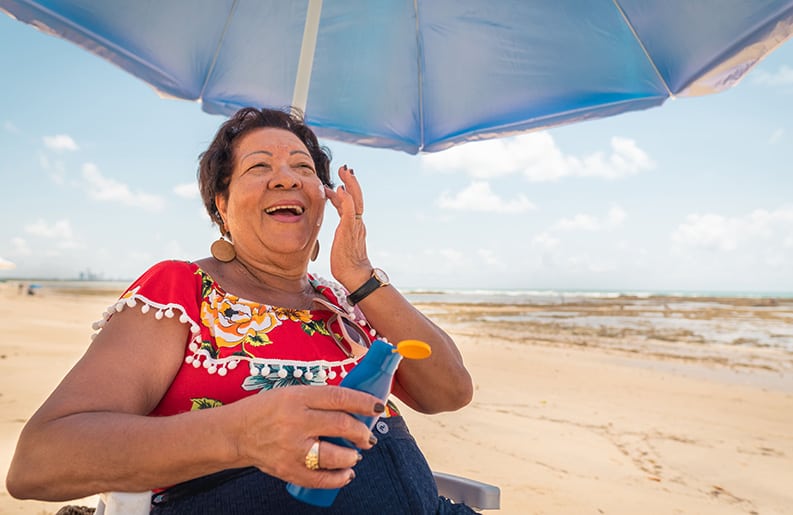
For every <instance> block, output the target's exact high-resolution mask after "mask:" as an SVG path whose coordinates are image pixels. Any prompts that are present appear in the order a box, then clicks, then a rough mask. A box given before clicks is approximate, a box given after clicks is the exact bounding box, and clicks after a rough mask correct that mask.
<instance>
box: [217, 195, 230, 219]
mask: <svg viewBox="0 0 793 515" xmlns="http://www.w3.org/2000/svg"><path fill="white" fill-rule="evenodd" d="M215 207H217V208H218V213H220V218H222V219H223V220H224V221H225V220H226V208H227V207H228V202H227V199H226V196H225V195H222V194H220V193H217V194H216V195H215Z"/></svg>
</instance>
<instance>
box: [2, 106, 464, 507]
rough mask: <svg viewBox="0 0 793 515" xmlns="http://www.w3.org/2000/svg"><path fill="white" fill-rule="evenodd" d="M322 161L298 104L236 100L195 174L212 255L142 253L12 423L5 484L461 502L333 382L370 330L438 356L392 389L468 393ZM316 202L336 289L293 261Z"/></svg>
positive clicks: (315, 229)
mask: <svg viewBox="0 0 793 515" xmlns="http://www.w3.org/2000/svg"><path fill="white" fill-rule="evenodd" d="M329 167H330V157H329V155H328V153H327V151H326V150H325V149H324V148H322V147H320V146H319V144H318V142H317V139H316V137H315V135H314V134H313V132H312V131H311V130H310V129H309V128H308V127H307V126H306V125H305V124H304V123H303V121H302V119H301V118H300V116H299V115H298V114H297V113H287V112H282V111H277V110H267V109H262V110H257V109H253V108H246V109H242V110H240V111H239V112H237V113H236V114H235V115H234V116H233V117H232V118H231V119H229V120H228V121H226V122H225V123H224V124H223V125H222V126H221V128H220V130H219V131H218V133H217V135H216V137H215V139H214V140H213V141H212V143H211V145H210V146H209V148H208V150H207V151H206V152H204V153H203V154H202V156H201V160H200V167H199V172H198V180H199V184H200V189H201V194H202V196H203V200H204V204H205V206H206V208H207V210H208V211H209V214H210V216H211V217H212V219H213V221H214V222H215V223H217V225H218V226H219V227H220V232H221V235H222V236H221V239H220V240H218V241H216V242H215V243H214V244H213V245H212V249H211V250H212V252H211V253H212V257H208V258H204V259H200V260H198V261H196V262H183V261H166V262H161V263H158V264H156V265H154V266H153V267H152V268H150V269H149V270H148V271H147V272H146V273H144V274H143V275H142V276H141V277H140V278H139V279H137V280H136V281H135V282H134V283H133V284H132V285H131V286H130V287H129V289H128V290H127V291H126V292H125V293H124V294H123V295H122V296H121V298H120V299H119V301H118V303H116V304H115V305H114V306H111V309H109V310H108V312H107V313H105V316H104V318H103V320H101V321H100V322H98V323H97V328H99V329H100V330H99V332H98V334H96V336H95V338H94V340H93V342H92V344H91V346H90V347H89V349H88V350H87V351H86V353H85V355H84V356H83V357H82V359H81V360H80V361H79V362H78V363H77V364H76V365H75V366H74V368H73V369H72V370H71V371H70V372H69V374H68V375H67V376H66V377H65V378H64V380H63V382H62V383H61V384H60V385H59V386H58V387H57V389H56V390H55V391H54V392H53V393H52V395H51V396H50V397H49V398H48V399H47V400H46V402H45V403H44V404H43V405H42V406H41V408H40V409H39V410H38V411H37V412H36V413H35V415H34V416H33V417H32V418H31V419H30V421H29V422H28V423H27V425H26V426H25V428H24V430H23V432H22V435H21V436H20V439H19V444H18V447H17V450H16V453H15V455H14V458H13V462H12V464H11V468H10V470H9V473H8V476H7V487H8V490H9V492H10V493H11V494H12V495H13V496H15V497H18V498H36V499H42V500H51V501H59V500H67V499H74V498H78V497H83V496H87V495H91V494H95V493H98V492H105V491H128V492H136V491H148V490H152V491H153V496H152V513H224V512H227V513H249V512H264V513H303V512H306V513H309V512H314V511H315V510H316V508H313V507H311V506H309V505H307V504H304V503H302V502H300V501H298V500H296V499H294V498H292V497H291V496H290V495H289V494H288V493H287V491H286V489H285V484H286V483H287V482H291V483H294V484H296V485H299V486H304V487H321V488H339V487H343V488H341V491H340V493H339V495H338V497H337V498H336V501H335V502H334V504H333V506H332V507H331V508H330V509H328V510H324V511H325V512H327V513H446V512H449V511H451V510H464V512H467V511H468V509H467V507H464V506H459V505H453V504H450V503H449V502H448V501H447V500H445V499H443V498H439V497H438V495H437V491H436V490H435V486H434V482H433V479H432V476H431V472H430V470H429V468H428V467H427V464H426V461H425V460H424V458H423V456H422V455H421V453H420V451H419V450H418V448H417V447H416V444H415V442H414V441H413V439H412V437H410V435H409V433H408V432H407V429H406V428H405V425H404V422H403V421H402V420H401V417H400V416H399V414H398V412H397V410H396V408H395V407H394V405H393V404H392V403H391V402H388V403H386V404H385V405H384V404H383V403H381V402H380V400H379V399H377V398H374V397H372V396H370V395H368V394H365V393H362V392H358V391H355V390H350V389H348V388H337V387H335V386H334V385H337V384H338V383H339V382H340V381H341V379H342V378H343V377H344V376H345V375H346V374H347V372H348V371H349V370H350V369H351V368H352V367H354V366H355V364H356V363H357V361H358V360H359V359H360V358H361V355H362V354H363V353H364V352H365V351H366V347H367V346H368V345H369V343H370V342H371V340H372V339H373V338H375V337H377V338H381V339H387V340H388V341H391V342H394V343H396V342H399V341H401V340H403V339H419V340H423V341H425V342H427V343H428V344H429V345H430V346H431V348H432V355H431V357H430V358H429V359H426V360H421V361H404V362H403V363H402V364H401V366H400V367H399V369H398V372H397V374H396V376H395V379H394V382H393V387H392V393H393V394H394V395H395V396H396V397H398V398H399V399H401V400H402V401H403V402H404V403H405V404H407V405H408V406H410V407H412V408H414V409H416V410H418V411H420V412H423V413H438V412H441V411H448V410H456V409H459V408H460V407H462V406H465V405H466V404H467V403H468V402H470V400H471V396H472V384H471V378H470V376H469V375H468V372H467V371H466V369H465V367H464V365H463V360H462V358H461V356H460V353H459V352H458V350H457V348H456V347H455V345H454V342H453V341H452V340H451V338H450V337H449V336H448V335H447V334H446V333H445V332H444V331H443V330H441V329H440V328H439V327H437V326H436V325H435V324H433V323H432V322H431V321H430V320H429V319H428V318H426V317H425V316H423V315H422V314H421V313H420V312H419V311H417V310H416V309H415V308H414V307H413V306H412V305H411V304H410V303H409V302H408V301H407V300H406V299H405V298H404V297H403V296H402V295H401V294H400V292H399V291H398V290H397V289H396V288H395V287H394V286H393V285H390V284H389V283H388V279H387V276H386V275H385V274H384V272H382V271H381V270H379V269H376V268H374V267H373V266H372V263H371V262H370V260H369V257H368V255H367V250H366V228H365V225H364V221H363V214H364V203H363V195H362V192H361V187H360V185H359V183H358V181H357V179H356V177H355V174H354V172H353V170H352V169H350V168H347V166H342V167H341V168H340V169H339V171H338V173H339V178H340V179H341V181H342V183H343V185H341V186H339V187H338V188H337V189H335V190H334V189H332V184H331V180H330V170H329ZM328 199H329V200H330V202H331V203H332V204H333V206H334V207H335V208H336V211H337V212H338V215H339V222H338V226H337V227H336V231H335V235H334V238H333V244H332V247H331V249H330V268H331V273H332V274H333V276H334V278H335V279H336V280H337V281H338V282H333V281H327V280H323V279H321V278H319V277H316V276H313V275H311V274H309V273H308V271H307V269H308V264H309V261H310V260H311V259H312V256H313V257H314V258H315V257H316V253H317V251H318V242H317V235H318V233H319V230H320V227H321V225H322V221H323V216H324V213H325V205H326V201H327V200H328ZM348 292H350V293H348ZM349 413H352V414H358V415H361V416H368V417H372V416H377V415H380V416H382V417H383V418H382V419H381V421H382V422H384V423H385V424H386V426H384V427H385V430H383V431H380V432H377V435H375V434H373V433H372V432H371V431H370V430H369V428H368V427H367V426H366V425H364V424H363V423H361V422H359V421H358V420H356V419H355V418H353V417H350V416H349V415H348V414H349ZM321 436H324V437H341V438H345V439H347V440H349V441H350V442H352V443H353V444H355V446H357V447H358V448H359V449H361V451H360V452H359V451H357V450H355V449H350V448H347V447H342V446H338V445H334V444H333V443H330V442H328V441H325V440H323V441H319V437H321ZM378 439H379V441H378Z"/></svg>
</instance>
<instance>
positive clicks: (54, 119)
mask: <svg viewBox="0 0 793 515" xmlns="http://www.w3.org/2000/svg"><path fill="white" fill-rule="evenodd" d="M0 48H3V52H0V71H1V72H0V73H2V80H0V88H2V94H1V95H0V177H2V179H3V202H2V205H0V215H1V216H2V219H3V223H2V225H0V265H2V264H6V265H7V264H8V263H9V262H10V263H13V264H14V265H16V267H15V268H13V269H5V270H3V269H0V279H5V278H15V277H39V278H76V277H77V276H78V275H79V273H80V272H85V271H90V272H92V273H95V274H99V275H101V277H103V278H105V279H122V280H125V279H132V278H134V277H136V276H138V275H139V274H140V273H142V272H143V271H144V270H145V269H146V268H148V267H149V266H150V265H151V264H153V263H155V262H157V261H159V260H162V259H169V258H178V259H198V258H201V257H204V256H206V255H208V249H209V245H210V244H211V243H212V241H214V240H215V239H216V238H217V229H216V228H214V227H212V226H211V224H210V222H209V218H208V217H207V216H206V214H205V213H204V212H203V207H202V205H201V201H200V199H199V198H198V195H197V190H196V188H195V171H196V165H197V156H198V154H199V153H200V152H201V151H202V150H203V149H204V147H205V146H206V145H207V144H208V142H209V141H210V139H211V138H212V136H213V135H214V132H215V130H216V129H217V127H218V126H219V125H220V123H222V121H223V119H222V118H221V117H218V116H210V115H207V114H205V113H203V112H202V111H201V110H200V108H199V106H198V105H196V104H193V103H190V102H185V101H180V100H166V99H161V98H159V97H158V96H157V94H156V93H155V92H154V90H152V89H151V88H150V87H149V86H147V85H146V84H144V83H143V82H141V81H140V80H138V79H136V78H134V77H132V76H130V75H128V74H127V73H126V72H123V71H122V70H120V69H118V68H116V67H115V66H114V65H111V64H109V63H107V62H105V61H103V60H102V59H100V58H98V57H96V56H94V55H91V54H89V53H87V52H85V51H83V50H82V49H80V48H78V47H76V46H74V45H72V44H70V43H67V42H65V41H62V40H59V39H56V38H54V37H52V36H48V35H45V34H42V33H39V32H37V31H36V30H35V29H33V28H32V27H30V26H27V25H25V24H22V23H19V22H17V21H14V20H12V19H10V18H9V17H7V16H5V15H0ZM791 106H793V42H790V41H788V42H787V43H786V44H785V45H783V46H782V47H780V48H779V49H777V50H776V51H775V52H774V53H773V54H771V55H770V56H769V57H767V58H766V59H765V60H764V61H762V62H761V63H760V64H759V65H758V66H757V67H756V68H755V69H754V70H753V71H752V72H751V73H750V74H749V75H748V76H747V77H745V78H744V80H743V81H742V82H741V83H740V84H738V86H736V87H735V88H733V89H732V90H729V91H726V92H723V93H719V94H716V95H710V96H706V97H699V98H682V99H677V100H674V101H670V102H667V103H666V104H664V105H663V106H661V107H660V108H655V109H650V110H647V111H640V112H635V113H627V114H623V115H620V116H617V117H613V118H608V119H604V120H596V121H589V122H585V123H580V124H576V125H569V126H566V127H561V128H556V129H553V130H549V131H543V132H535V133H531V134H528V135H523V136H518V137H514V138H508V139H502V140H493V141H489V142H482V143H471V144H467V145H463V146H460V147H457V148H455V149H452V150H448V151H445V152H441V153H438V154H430V155H423V156H410V155H407V154H403V153H399V152H395V151H390V150H382V149H370V148H362V147H355V146H351V145H346V144H341V143H337V142H333V141H325V142H324V143H325V144H327V145H328V146H329V147H330V148H331V150H332V152H333V156H334V160H333V165H334V169H335V168H336V167H338V166H340V165H342V164H345V163H346V164H348V165H349V166H351V167H353V168H354V169H355V171H356V175H357V176H358V177H359V179H360V181H361V182H362V183H363V186H364V188H365V194H366V205H367V209H366V223H367V229H368V232H369V251H370V256H371V258H372V261H373V263H374V264H375V265H377V266H380V267H381V268H383V269H385V270H386V271H388V272H389V274H390V276H391V278H392V280H393V281H394V283H395V284H397V285H398V286H403V287H406V288H484V289H491V288H493V289H495V288H499V289H502V288H509V289H567V290H570V289H572V290H578V289H581V290H584V289H586V290H593V289H594V290H609V291H614V290H620V291H637V290H638V291H645V290H665V291H668V290H675V291H679V290H687V291H703V290H705V291H787V292H790V291H793V166H792V165H791V162H793V116H791V115H793V107H791ZM334 219H335V215H333V213H331V212H329V213H328V216H327V217H326V222H325V227H324V228H323V233H322V235H321V241H322V243H323V246H324V251H323V252H322V253H321V255H320V259H319V261H318V262H317V263H316V264H315V265H313V266H312V270H313V271H316V272H318V273H319V274H321V275H329V272H328V267H327V255H328V254H327V249H328V247H329V245H330V242H331V235H332V229H333V227H332V224H330V223H329V222H331V221H332V220H334ZM0 268H3V267H2V266H0Z"/></svg>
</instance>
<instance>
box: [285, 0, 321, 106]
mask: <svg viewBox="0 0 793 515" xmlns="http://www.w3.org/2000/svg"><path fill="white" fill-rule="evenodd" d="M321 13H322V0H308V9H307V10H306V26H305V27H304V28H303V42H302V43H301V44H300V60H298V62H297V76H296V77H295V88H294V90H293V93H292V106H293V107H297V108H298V109H300V110H301V111H303V112H304V113H305V112H306V102H307V101H308V86H309V84H310V83H311V68H312V66H313V65H314V50H315V49H316V47H317V32H319V17H320V14H321Z"/></svg>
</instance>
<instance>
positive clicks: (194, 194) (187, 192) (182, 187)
mask: <svg viewBox="0 0 793 515" xmlns="http://www.w3.org/2000/svg"><path fill="white" fill-rule="evenodd" d="M173 192H174V193H175V194H176V195H177V196H179V197H184V198H191V199H192V198H198V197H200V196H201V192H200V191H198V184H197V183H195V182H184V183H182V184H177V185H176V186H174V187H173Z"/></svg>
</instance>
